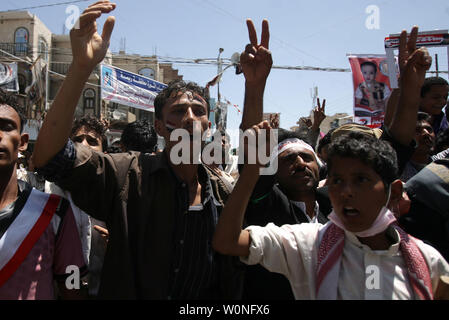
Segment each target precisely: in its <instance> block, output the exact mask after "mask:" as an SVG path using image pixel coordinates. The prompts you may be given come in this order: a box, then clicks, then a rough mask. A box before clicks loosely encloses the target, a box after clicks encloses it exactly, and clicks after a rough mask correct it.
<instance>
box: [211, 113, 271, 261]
mask: <svg viewBox="0 0 449 320" xmlns="http://www.w3.org/2000/svg"><path fill="white" fill-rule="evenodd" d="M261 129H263V130H266V136H265V139H267V141H265V143H264V144H263V143H260V138H264V137H263V135H262V137H261V136H260V135H259V132H260V130H261ZM270 129H271V128H270V126H269V124H268V122H267V121H264V122H261V123H259V124H258V125H255V126H252V128H250V129H248V131H249V130H251V134H253V135H255V136H256V137H257V139H254V140H251V139H249V142H248V143H247V144H245V149H246V148H247V150H246V152H247V153H248V154H249V153H253V154H258V148H260V147H267V146H269V141H268V139H269V138H268V137H269V136H270ZM251 141H252V142H251ZM255 141H257V142H255ZM254 142H255V144H253V143H254ZM259 169H260V165H259V164H245V165H244V167H243V170H242V172H241V173H240V177H239V179H238V180H237V183H236V185H235V187H234V189H233V191H232V193H231V195H230V196H229V198H228V200H227V201H226V205H225V207H224V209H223V211H222V213H221V215H220V218H219V220H218V224H217V226H216V228H215V233H214V238H213V242H212V246H213V248H214V250H216V251H218V252H220V253H221V254H226V255H232V256H240V257H247V256H248V255H249V247H250V243H251V239H250V236H249V231H247V230H242V226H243V217H244V216H245V211H246V207H247V206H248V202H249V199H250V196H251V194H252V192H253V189H254V186H255V185H256V182H257V180H258V179H259Z"/></svg>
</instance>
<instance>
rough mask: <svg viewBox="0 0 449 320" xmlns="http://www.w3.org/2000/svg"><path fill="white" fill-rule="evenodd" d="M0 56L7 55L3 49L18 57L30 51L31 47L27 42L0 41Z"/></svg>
mask: <svg viewBox="0 0 449 320" xmlns="http://www.w3.org/2000/svg"><path fill="white" fill-rule="evenodd" d="M0 49H1V50H2V51H0V56H1V57H4V56H8V55H7V54H6V53H4V52H3V51H6V52H8V53H9V54H13V55H15V56H18V57H25V56H27V55H29V54H31V52H32V47H31V46H30V45H29V44H28V43H0Z"/></svg>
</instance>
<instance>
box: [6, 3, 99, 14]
mask: <svg viewBox="0 0 449 320" xmlns="http://www.w3.org/2000/svg"><path fill="white" fill-rule="evenodd" d="M87 1H91V0H77V1H66V2H58V3H49V4H42V5H39V6H34V7H25V8H17V9H11V10H6V11H4V12H13V11H23V10H29V9H39V8H45V7H55V6H61V5H64V4H73V3H78V2H87Z"/></svg>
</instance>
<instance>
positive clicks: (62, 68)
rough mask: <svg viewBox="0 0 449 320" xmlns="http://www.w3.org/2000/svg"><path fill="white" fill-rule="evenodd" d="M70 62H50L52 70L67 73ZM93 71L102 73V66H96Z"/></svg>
mask: <svg viewBox="0 0 449 320" xmlns="http://www.w3.org/2000/svg"><path fill="white" fill-rule="evenodd" d="M69 67H70V62H67V63H65V62H52V63H50V70H51V71H54V72H56V73H59V74H63V75H66V74H67V72H68V71H69ZM92 73H96V74H100V67H99V66H96V67H95V69H94V71H93V72H92Z"/></svg>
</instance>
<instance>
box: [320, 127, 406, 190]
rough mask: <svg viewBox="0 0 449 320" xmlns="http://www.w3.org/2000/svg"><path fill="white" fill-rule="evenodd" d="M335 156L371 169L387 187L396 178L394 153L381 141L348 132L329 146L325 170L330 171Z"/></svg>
mask: <svg viewBox="0 0 449 320" xmlns="http://www.w3.org/2000/svg"><path fill="white" fill-rule="evenodd" d="M335 156H339V157H346V158H354V159H358V160H360V161H362V162H363V163H364V164H366V165H368V166H369V167H371V168H372V169H373V170H374V171H375V172H376V173H377V174H378V175H379V176H380V177H381V179H382V181H383V182H384V184H385V186H389V185H390V184H391V183H392V182H393V181H394V180H396V179H397V178H398V161H397V155H396V151H394V149H393V148H392V147H391V145H390V144H389V143H388V142H386V141H383V140H379V139H377V138H375V137H371V136H368V135H366V134H363V133H360V132H350V133H347V134H344V135H341V136H339V137H337V138H336V139H335V140H334V141H332V143H331V144H330V146H329V152H328V162H327V168H328V172H331V171H332V165H333V158H334V157H335Z"/></svg>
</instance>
